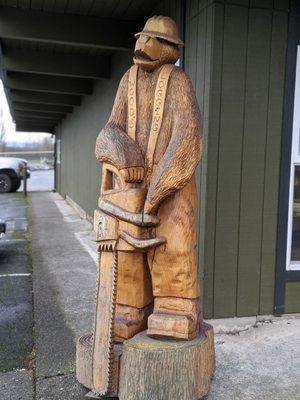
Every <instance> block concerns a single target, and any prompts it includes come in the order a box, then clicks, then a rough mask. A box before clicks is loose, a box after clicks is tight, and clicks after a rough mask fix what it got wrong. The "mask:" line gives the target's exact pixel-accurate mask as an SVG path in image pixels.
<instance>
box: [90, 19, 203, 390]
mask: <svg viewBox="0 0 300 400" xmlns="http://www.w3.org/2000/svg"><path fill="white" fill-rule="evenodd" d="M136 38H137V41H136V46H135V51H134V59H133V61H134V65H133V66H132V67H131V68H130V69H129V70H128V71H127V72H126V73H125V75H124V76H123V78H122V80H121V82H120V85H119V89H118V92H117V95H116V99H115V103H114V106H113V110H112V113H111V116H110V118H109V121H108V122H107V124H106V126H105V127H104V128H103V129H102V131H101V132H100V134H99V136H98V138H97V143H96V151H95V153H96V157H97V159H98V160H99V162H101V163H103V180H102V187H101V193H100V198H99V209H98V212H96V214H95V228H96V231H97V240H98V243H99V250H100V260H101V261H100V284H99V289H98V297H97V313H96V318H95V331H94V369H95V368H96V369H97V363H98V361H97V357H98V358H99V359H101V357H100V356H99V354H100V355H101V352H102V351H103V349H105V348H106V347H105V346H108V347H110V348H111V346H112V343H111V342H109V341H107V343H106V344H105V343H104V341H105V340H106V338H107V337H109V336H110V335H112V331H113V335H114V340H115V341H119V342H122V341H123V340H124V339H128V338H130V337H132V336H134V335H135V334H136V333H138V332H140V331H142V330H144V329H147V334H148V335H150V336H152V337H166V338H174V339H185V340H191V339H194V338H195V337H196V335H197V333H198V331H199V323H200V306H199V295H200V293H199V282H198V274H197V263H196V220H197V203H198V201H197V191H196V184H195V169H196V167H197V164H198V163H199V160H200V157H201V137H202V131H201V118H200V112H199V108H198V105H197V100H196V96H195V93H194V90H193V87H192V83H191V81H190V79H189V77H188V76H187V75H186V74H185V72H184V71H183V70H182V69H180V68H178V67H176V66H175V65H174V64H175V63H176V61H177V60H178V59H179V46H180V45H183V43H182V41H181V40H180V39H179V38H178V32H177V27H176V24H175V22H174V21H173V20H171V19H170V18H168V17H162V16H154V17H153V18H150V19H149V20H148V21H147V23H146V25H145V27H144V30H143V31H142V32H139V33H137V34H136ZM112 265H114V272H113V273H111V275H109V274H110V272H108V271H111V269H110V267H111V266H112ZM111 285H112V286H113V285H115V287H114V289H113V290H112V291H111V290H110V289H109V288H110V286H111ZM114 302H115V303H116V304H114ZM111 303H112V304H113V306H112V307H111V305H110V304H111ZM106 310H107V313H110V315H109V317H107V316H106V314H107V313H106ZM112 319H113V321H112ZM99 321H100V322H99ZM105 324H106V325H105ZM105 326H108V328H105ZM95 349H96V350H95ZM95 354H96V355H95ZM105 356H107V357H109V355H106V354H103V357H105ZM99 363H100V361H99ZM101 368H102V370H103V365H102V366H101V365H99V368H98V370H97V371H98V372H97V373H100V372H99V371H100V370H101ZM102 370H101V371H102ZM97 379H98V378H97V377H95V372H94V385H95V387H96V388H97V384H96V383H95V380H97Z"/></svg>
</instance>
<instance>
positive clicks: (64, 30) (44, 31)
mask: <svg viewBox="0 0 300 400" xmlns="http://www.w3.org/2000/svg"><path fill="white" fill-rule="evenodd" d="M142 27H143V24H142V23H140V22H136V21H120V20H113V19H103V18H97V17H89V16H81V15H72V14H59V13H48V12H42V11H36V10H29V9H26V10H25V9H21V8H13V7H1V9H0V37H1V38H6V39H21V40H30V41H34V42H47V43H60V44H64V45H72V46H81V47H90V48H105V49H113V50H128V49H132V48H133V44H134V33H136V32H138V31H139V30H141V29H142Z"/></svg>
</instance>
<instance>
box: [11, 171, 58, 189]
mask: <svg viewBox="0 0 300 400" xmlns="http://www.w3.org/2000/svg"><path fill="white" fill-rule="evenodd" d="M53 188H54V170H53V169H49V170H43V171H30V178H29V179H28V180H27V190H28V191H29V192H44V191H49V190H53ZM22 190H23V183H22V185H21V187H20V189H19V190H18V192H20V191H22Z"/></svg>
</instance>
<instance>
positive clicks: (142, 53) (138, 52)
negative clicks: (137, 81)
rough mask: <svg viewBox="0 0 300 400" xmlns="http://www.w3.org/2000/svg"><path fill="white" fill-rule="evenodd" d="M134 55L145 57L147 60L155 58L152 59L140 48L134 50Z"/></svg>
mask: <svg viewBox="0 0 300 400" xmlns="http://www.w3.org/2000/svg"><path fill="white" fill-rule="evenodd" d="M134 55H135V57H141V58H144V59H146V60H148V61H155V60H152V58H151V57H150V56H149V55H148V54H147V53H145V52H144V51H142V50H136V51H135V52H134Z"/></svg>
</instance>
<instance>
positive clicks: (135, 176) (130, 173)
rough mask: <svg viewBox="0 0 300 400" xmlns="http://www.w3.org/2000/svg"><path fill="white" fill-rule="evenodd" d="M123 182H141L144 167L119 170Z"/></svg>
mask: <svg viewBox="0 0 300 400" xmlns="http://www.w3.org/2000/svg"><path fill="white" fill-rule="evenodd" d="M120 174H121V175H122V177H123V179H124V180H125V182H141V181H142V180H143V178H144V167H130V168H123V169H120Z"/></svg>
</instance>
